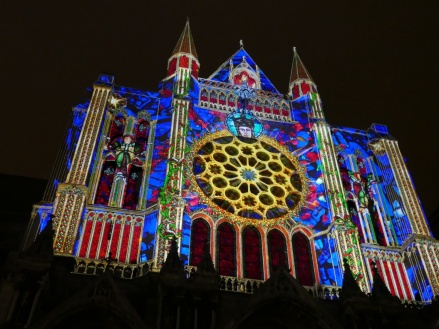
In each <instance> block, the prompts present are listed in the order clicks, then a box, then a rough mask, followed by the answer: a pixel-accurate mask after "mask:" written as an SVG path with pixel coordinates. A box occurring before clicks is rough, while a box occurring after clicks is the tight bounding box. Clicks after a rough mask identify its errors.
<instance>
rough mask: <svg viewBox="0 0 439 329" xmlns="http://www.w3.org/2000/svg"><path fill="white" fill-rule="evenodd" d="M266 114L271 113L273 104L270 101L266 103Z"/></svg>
mask: <svg viewBox="0 0 439 329" xmlns="http://www.w3.org/2000/svg"><path fill="white" fill-rule="evenodd" d="M264 113H267V114H269V113H271V104H270V103H269V102H268V101H265V102H264Z"/></svg>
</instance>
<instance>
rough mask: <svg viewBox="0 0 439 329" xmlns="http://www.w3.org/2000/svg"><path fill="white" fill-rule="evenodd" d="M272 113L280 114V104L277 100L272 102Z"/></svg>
mask: <svg viewBox="0 0 439 329" xmlns="http://www.w3.org/2000/svg"><path fill="white" fill-rule="evenodd" d="M273 113H274V114H275V115H280V106H279V103H277V102H274V104H273Z"/></svg>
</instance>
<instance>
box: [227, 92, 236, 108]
mask: <svg viewBox="0 0 439 329" xmlns="http://www.w3.org/2000/svg"><path fill="white" fill-rule="evenodd" d="M227 106H230V107H236V99H235V97H233V96H232V95H229V97H228V99H227Z"/></svg>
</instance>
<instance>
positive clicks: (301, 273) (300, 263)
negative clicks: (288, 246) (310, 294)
mask: <svg viewBox="0 0 439 329" xmlns="http://www.w3.org/2000/svg"><path fill="white" fill-rule="evenodd" d="M292 244H293V254H294V263H295V264H294V268H295V270H296V271H295V272H296V279H297V280H299V282H300V284H301V285H303V286H312V285H314V270H313V265H312V255H311V247H310V243H309V239H308V238H307V237H306V235H305V234H303V233H302V232H297V233H296V234H294V235H293V239H292Z"/></svg>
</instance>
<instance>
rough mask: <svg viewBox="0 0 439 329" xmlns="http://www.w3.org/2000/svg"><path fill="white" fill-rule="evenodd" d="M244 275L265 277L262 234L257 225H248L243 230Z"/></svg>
mask: <svg viewBox="0 0 439 329" xmlns="http://www.w3.org/2000/svg"><path fill="white" fill-rule="evenodd" d="M242 246H243V264H244V277H245V278H249V279H255V280H262V279H263V270H262V255H261V254H262V248H261V234H260V233H259V231H258V230H257V229H256V228H255V227H252V226H250V227H247V228H245V229H244V231H243V232H242Z"/></svg>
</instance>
